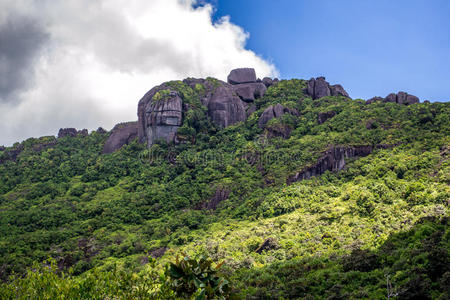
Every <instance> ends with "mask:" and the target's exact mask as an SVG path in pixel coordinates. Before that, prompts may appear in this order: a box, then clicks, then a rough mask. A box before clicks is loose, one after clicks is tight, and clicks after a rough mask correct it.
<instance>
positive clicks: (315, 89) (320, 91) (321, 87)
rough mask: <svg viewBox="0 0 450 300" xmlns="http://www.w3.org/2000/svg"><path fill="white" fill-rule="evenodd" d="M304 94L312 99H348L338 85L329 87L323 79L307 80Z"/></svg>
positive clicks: (346, 94)
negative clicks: (337, 97)
mask: <svg viewBox="0 0 450 300" xmlns="http://www.w3.org/2000/svg"><path fill="white" fill-rule="evenodd" d="M305 92H306V93H307V94H308V95H309V96H311V98H313V99H319V98H322V97H326V96H344V97H348V98H350V97H349V95H348V93H347V92H346V91H345V90H344V88H343V87H342V86H341V85H340V84H336V85H330V84H329V83H328V82H327V81H326V80H325V77H317V78H316V79H314V78H311V79H310V80H308V86H307V88H306V90H305Z"/></svg>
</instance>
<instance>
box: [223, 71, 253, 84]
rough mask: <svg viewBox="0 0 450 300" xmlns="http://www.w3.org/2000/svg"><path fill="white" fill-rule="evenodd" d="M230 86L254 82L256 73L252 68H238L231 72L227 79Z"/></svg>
mask: <svg viewBox="0 0 450 300" xmlns="http://www.w3.org/2000/svg"><path fill="white" fill-rule="evenodd" d="M227 81H228V83H230V84H239V83H250V82H256V73H255V69H253V68H239V69H234V70H231V72H230V74H229V75H228V77H227Z"/></svg>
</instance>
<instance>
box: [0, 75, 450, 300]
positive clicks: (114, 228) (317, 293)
mask: <svg viewBox="0 0 450 300" xmlns="http://www.w3.org/2000/svg"><path fill="white" fill-rule="evenodd" d="M449 153H450V103H449V102H445V103H429V102H423V103H419V99H417V97H415V96H412V95H409V94H407V93H403V92H399V93H397V94H390V95H388V96H387V97H385V98H381V97H374V98H372V99H370V100H368V101H365V100H362V99H351V98H350V97H349V96H348V94H347V92H346V91H345V90H344V89H343V88H342V86H340V85H330V84H329V83H328V82H326V81H325V78H323V77H319V78H317V79H311V80H309V81H307V80H300V79H291V80H272V79H270V78H264V79H263V80H257V79H256V75H254V71H251V69H238V70H234V71H232V72H231V73H230V76H229V78H228V82H227V83H225V82H222V81H219V80H217V79H214V78H207V79H193V78H188V79H186V80H184V81H171V82H167V83H163V84H162V85H160V86H157V87H155V88H153V89H152V90H150V91H149V92H148V93H147V94H146V95H145V96H144V97H143V98H142V99H141V101H140V102H139V104H138V121H137V122H128V123H121V124H118V125H116V127H115V128H114V129H112V130H111V132H106V131H104V130H102V129H101V128H99V130H97V131H93V132H91V133H88V132H87V131H77V130H75V129H62V130H60V134H59V136H58V137H53V136H48V137H41V138H30V139H28V140H26V141H23V142H21V143H16V144H15V145H13V146H12V147H7V148H2V149H1V152H0V174H1V176H0V279H1V280H2V282H3V283H2V284H1V285H0V298H2V299H3V298H5V299H16V298H19V299H22V298H23V299H28V298H30V297H33V296H35V297H37V296H39V297H42V298H45V297H47V298H55V297H61V295H65V296H66V297H67V298H69V299H72V298H74V299H75V298H84V299H91V298H98V299H104V298H110V297H113V296H118V297H119V298H127V299H132V298H143V299H145V298H173V297H175V296H174V291H175V290H176V288H174V287H173V286H171V285H170V284H169V283H167V282H168V281H167V280H168V279H167V276H168V275H167V271H166V272H164V267H165V266H166V265H167V264H168V262H174V261H175V260H176V257H177V256H189V257H192V258H197V259H199V258H198V257H199V255H203V256H205V257H207V258H210V259H211V260H212V261H213V262H214V264H215V265H218V264H222V263H223V265H222V267H221V268H220V270H221V276H224V277H226V278H228V281H229V282H230V286H231V287H232V291H233V294H234V297H237V298H244V299H245V298H247V299H273V298H275V299H276V298H280V299H282V298H284V299H291V298H306V299H316V298H317V299H322V298H330V299H338V298H370V299H385V298H398V299H448V298H449V297H450V289H449V287H450V255H449V251H450V231H449V204H450V203H449V201H450V185H449V184H450V163H449V161H448V155H449ZM48 259H50V260H48ZM48 264H51V268H49V267H48V266H49V265H48ZM24 274H27V275H25V276H23V275H24ZM163 274H165V275H163ZM11 275H13V276H12V277H10V276H11ZM165 276H166V277H165ZM197 288H198V289H199V290H201V289H202V287H197ZM388 296H389V297H388ZM199 299H200V298H199Z"/></svg>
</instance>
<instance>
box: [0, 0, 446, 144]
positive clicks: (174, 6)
mask: <svg viewBox="0 0 450 300" xmlns="http://www.w3.org/2000/svg"><path fill="white" fill-rule="evenodd" d="M448 15H450V1H446V0H435V1H425V0H424V1H419V0H417V1H413V0H409V1H404V0H396V1H385V0H377V1H368V0H358V1H353V0H342V1H334V0H317V1H308V0H279V1H273V0H271V1H264V0H259V1H254V0H245V1H229V0H211V1H206V0H198V1H195V0H0V119H1V120H2V122H1V123H2V125H1V128H0V145H2V144H3V145H12V144H13V143H14V142H17V141H21V140H24V139H26V138H29V137H39V136H44V135H55V134H57V132H58V129H59V128H64V127H76V128H78V129H82V128H87V129H89V130H93V129H96V128H97V127H99V126H101V127H104V128H106V129H111V128H112V127H113V126H114V125H115V124H116V123H119V122H124V121H132V120H136V119H137V116H136V110H137V103H138V101H139V99H140V98H141V97H142V96H143V95H144V94H145V92H146V91H148V90H149V89H150V88H152V87H153V86H155V85H158V84H160V83H162V82H164V81H167V80H175V79H183V78H186V77H207V76H212V77H216V78H219V79H222V80H225V79H226V76H227V74H228V73H229V71H230V70H231V69H233V68H236V67H253V68H255V69H256V73H257V75H258V76H259V77H260V78H262V77H264V76H270V77H279V78H283V79H289V78H303V79H309V78H311V77H317V76H325V77H326V78H327V80H328V81H329V82H330V83H332V84H336V83H339V84H342V85H343V86H344V88H345V89H346V90H347V91H348V92H349V94H350V96H351V97H352V98H363V99H367V98H370V97H373V96H386V95H387V94H388V93H390V92H397V91H400V90H402V91H406V92H408V93H411V94H414V95H416V96H418V97H419V98H420V99H421V100H422V101H423V100H431V101H447V100H448V99H449V98H450V97H449V95H450V55H449V54H450V18H448V17H447V16H448Z"/></svg>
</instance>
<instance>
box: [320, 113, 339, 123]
mask: <svg viewBox="0 0 450 300" xmlns="http://www.w3.org/2000/svg"><path fill="white" fill-rule="evenodd" d="M335 115H336V112H334V111H327V112H321V113H319V116H318V117H317V121H318V122H319V124H323V123H325V122H326V121H327V120H328V119H331V118H332V117H334V116H335Z"/></svg>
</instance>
